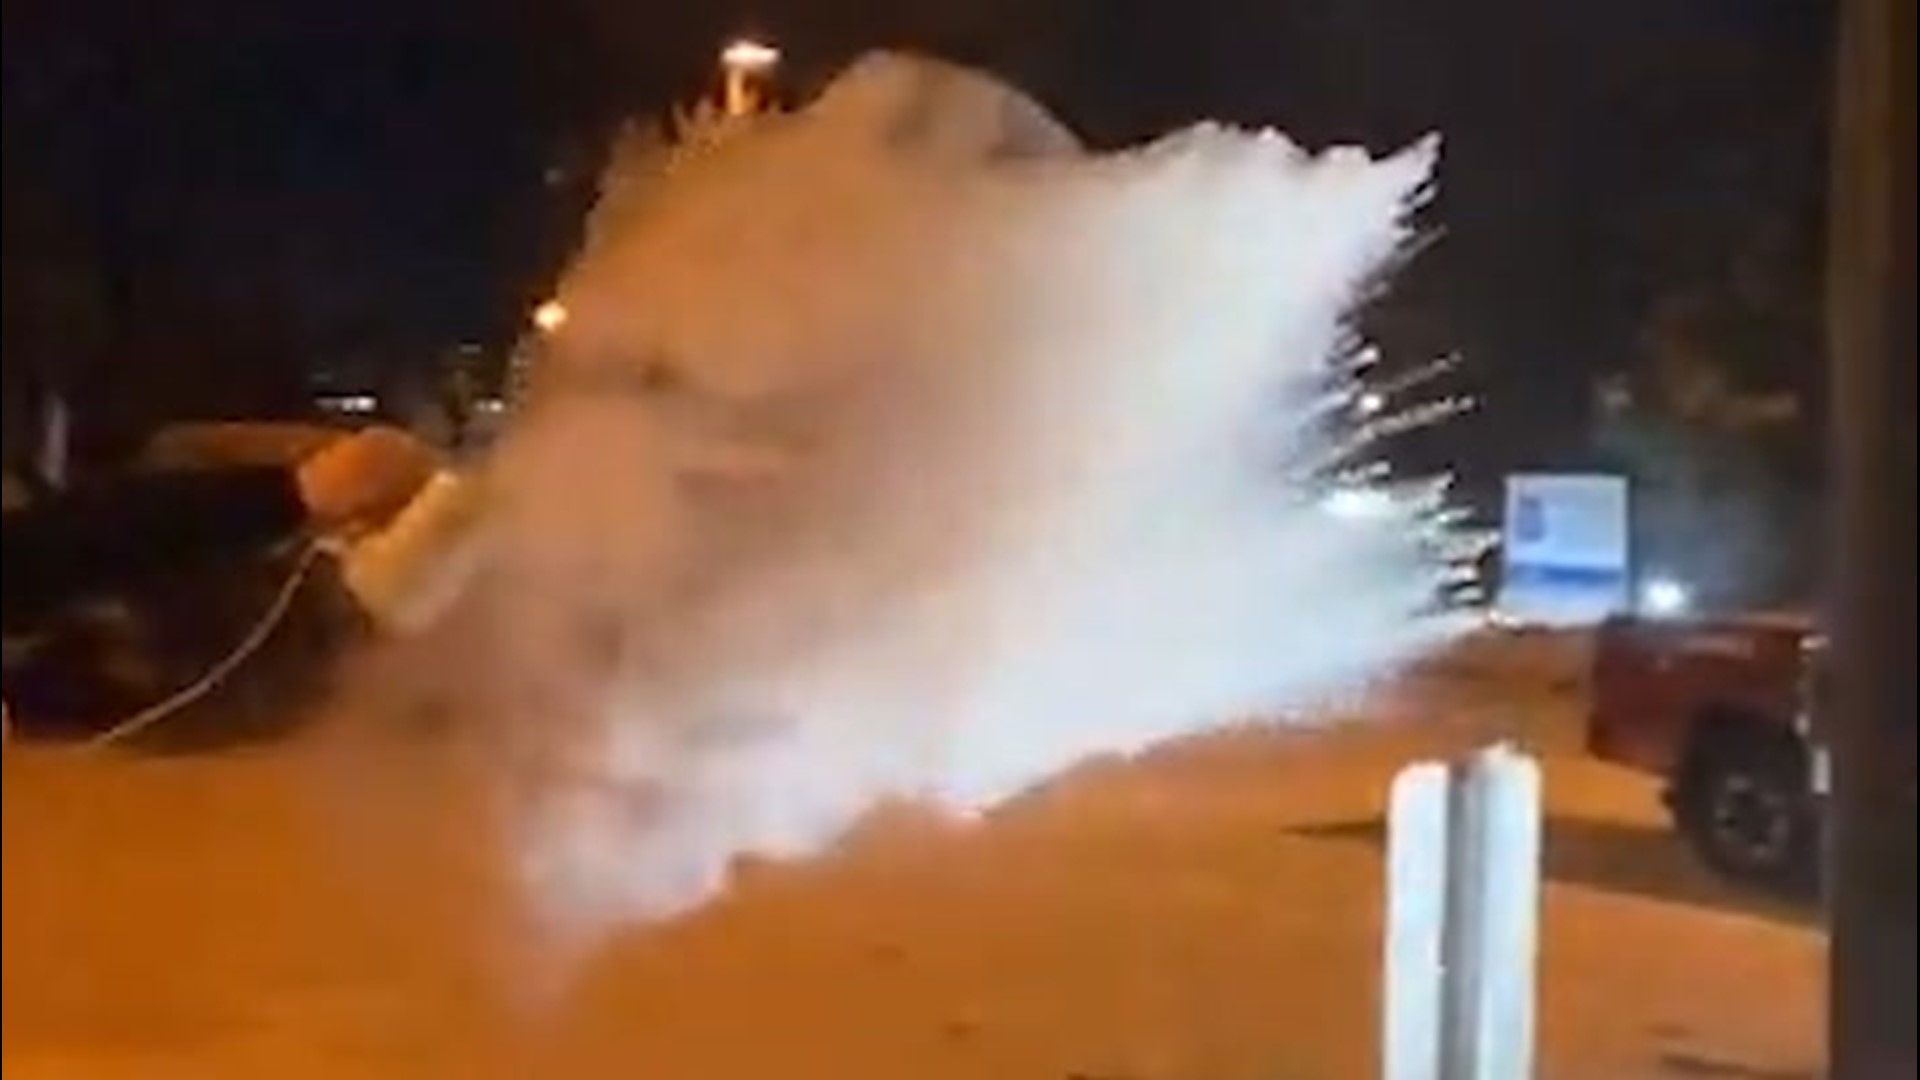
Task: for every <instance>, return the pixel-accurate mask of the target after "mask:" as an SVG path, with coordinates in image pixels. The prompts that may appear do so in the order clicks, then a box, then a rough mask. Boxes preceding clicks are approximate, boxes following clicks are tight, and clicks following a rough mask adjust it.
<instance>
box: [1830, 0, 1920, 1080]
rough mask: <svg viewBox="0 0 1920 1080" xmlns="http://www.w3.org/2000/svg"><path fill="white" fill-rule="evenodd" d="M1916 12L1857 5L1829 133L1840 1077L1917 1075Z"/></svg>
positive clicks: (1875, 2)
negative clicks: (1915, 912) (1915, 1040)
mask: <svg viewBox="0 0 1920 1080" xmlns="http://www.w3.org/2000/svg"><path fill="white" fill-rule="evenodd" d="M1914 6H1915V5H1914V0H1843V2H1842V3H1841V5H1840V8H1841V26H1840V34H1839V48H1838V52H1837V62H1836V88H1837V93H1836V105H1835V110H1834V123H1833V132H1832V153H1833V173H1832V188H1831V205H1832V231H1831V234H1830V245H1831V246H1830V248H1829V257H1830V264H1829V269H1828V273H1829V286H1828V288H1829V291H1828V305H1829V306H1828V330H1829V342H1830V346H1831V350H1832V361H1833V374H1832V378H1833V391H1834V392H1833V403H1834V404H1833V409H1834V411H1833V440H1834V441H1833V448H1834V452H1835V456H1834V461H1835V464H1836V466H1837V472H1836V474H1835V476H1836V483H1835V485H1834V491H1835V494H1836V496H1837V498H1836V508H1835V509H1836V514H1835V523H1836V526H1837V528H1836V530H1835V534H1834V540H1835V548H1834V555H1835V570H1836V573H1835V581H1834V586H1835V600H1836V601H1837V604H1836V609H1835V615H1836V619H1835V622H1834V627H1833V630H1834V633H1833V652H1832V659H1833V663H1834V669H1833V673H1834V679H1833V690H1834V712H1833V714H1832V715H1833V719H1832V723H1831V726H1830V727H1828V729H1827V731H1828V737H1829V739H1830V741H1831V748H1832V753H1833V782H1834V789H1833V802H1832V811H1833V820H1832V833H1831V843H1832V847H1831V852H1830V864H1829V881H1830V894H1829V904H1830V908H1829V912H1830V917H1831V920H1832V923H1831V925H1832V931H1833V940H1832V970H1831V976H1830V982H1829V1004H1828V1008H1829V1018H1830V1023H1831V1040H1832V1046H1831V1053H1832V1073H1833V1075H1834V1076H1835V1077H1837V1078H1840V1080H1852V1078H1855V1077H1858V1078H1861V1080H1877V1078H1880V1077H1895V1076H1913V1075H1915V1055H1914V1006H1915V1001H1914V910H1915V897H1914V855H1915V830H1914V816H1915V811H1914V797H1913V784H1914V730H1915V719H1914V716H1915V713H1914V707H1915V702H1914V670H1915V660H1914V587H1913V581H1914V563H1915V559H1916V550H1915V546H1914V420H1915V409H1914V336H1913V328H1914V305H1915V293H1914V277H1913V242H1914V235H1913V232H1914V218H1913V208H1914V188H1913V168H1914V142H1913V121H1914V68H1913V48H1914Z"/></svg>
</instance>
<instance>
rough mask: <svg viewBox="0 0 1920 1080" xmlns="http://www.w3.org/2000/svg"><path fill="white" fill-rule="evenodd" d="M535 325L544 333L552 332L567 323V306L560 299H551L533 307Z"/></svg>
mask: <svg viewBox="0 0 1920 1080" xmlns="http://www.w3.org/2000/svg"><path fill="white" fill-rule="evenodd" d="M533 325H534V326H536V327H538V328H539V329H540V332H541V333H543V334H551V333H553V332H554V331H555V330H558V329H560V328H561V327H562V326H565V325H567V306H566V305H565V304H562V303H561V302H560V301H558V300H549V301H547V302H546V303H544V304H541V305H540V306H539V307H537V308H534V309H533Z"/></svg>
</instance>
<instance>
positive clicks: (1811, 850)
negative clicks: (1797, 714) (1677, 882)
mask: <svg viewBox="0 0 1920 1080" xmlns="http://www.w3.org/2000/svg"><path fill="white" fill-rule="evenodd" d="M1808 769H1809V763H1808V760H1807V752H1806V747H1805V745H1804V744H1803V743H1802V742H1801V741H1800V740H1799V739H1798V738H1796V737H1794V736H1793V735H1791V734H1790V733H1788V732H1785V731H1782V730H1781V729H1780V728H1779V727H1777V726H1775V725H1772V724H1769V723H1766V722H1764V721H1759V720H1751V719H1737V718H1717V719H1714V720H1711V721H1707V722H1704V723H1702V724H1701V725H1700V727H1699V728H1698V729H1697V730H1696V732H1695V735H1694V739H1693V743H1692V745H1691V746H1690V747H1689V748H1688V752H1687V756H1686V760H1685V761H1684V762H1683V763H1682V766H1681V769H1680V774H1679V776H1678V777H1677V778H1676V782H1675V785H1674V790H1673V793H1672V796H1673V797H1672V805H1673V813H1674V823H1675V825H1676V826H1677V827H1678V829H1679V831H1680V834H1681V835H1682V836H1683V837H1685V838H1686V840H1687V843H1688V844H1689V845H1690V846H1691V847H1692V848H1693V850H1694V852H1695V853H1696V854H1697V855H1698V856H1699V857H1700V859H1701V861H1702V862H1704V863H1706V864H1707V865H1708V866H1709V867H1712V868H1713V869H1714V870H1715V871H1716V872H1717V873H1719V874H1721V875H1722V876H1724V877H1726V878H1728V879H1730V880H1732V881H1736V882H1739V883H1741V884H1745V885H1751V886H1756V887H1759V888H1763V889H1765V890H1767V891H1769V892H1774V893H1780V894H1784V895H1790V896H1795V897H1804V896H1808V895H1811V894H1812V893H1813V892H1814V891H1815V890H1816V889H1817V888H1818V883H1819V857H1820V814H1819V810H1818V804H1817V801H1816V799H1815V797H1814V795H1813V792H1812V790H1811V786H1810V783H1809V779H1810V774H1809V772H1808Z"/></svg>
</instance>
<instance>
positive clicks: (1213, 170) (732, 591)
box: [442, 56, 1441, 925]
mask: <svg viewBox="0 0 1920 1080" xmlns="http://www.w3.org/2000/svg"><path fill="white" fill-rule="evenodd" d="M1433 156H1434V149H1433V147H1432V145H1430V144H1422V145H1420V146H1417V147H1414V148H1412V149H1409V150H1406V151H1404V152H1402V153H1400V154H1397V155H1395V156H1391V157H1388V158H1385V159H1372V158H1369V157H1368V156H1367V155H1366V154H1364V153H1361V152H1358V151H1353V150H1339V151H1332V152H1329V153H1326V154H1322V155H1318V156H1315V155H1310V154H1307V153H1306V152H1304V151H1302V150H1301V149H1299V148H1297V147H1295V146H1294V145H1292V144H1291V143H1289V142H1288V141H1287V140H1286V139H1284V138H1282V137H1281V136H1279V135H1277V134H1274V133H1271V132H1260V133H1246V132H1239V131H1232V130H1225V129H1221V128H1217V127H1211V126H1203V127H1198V128H1195V129H1192V130H1189V131H1185V132H1182V133H1180V134H1177V135H1174V136H1171V137H1169V138H1166V139H1164V140H1161V141H1159V142H1156V143H1154V144H1152V145H1149V146H1147V147H1144V148H1142V149H1139V150H1136V151H1132V152H1128V153H1122V154H1114V155H1091V154H1087V153H1084V152H1083V151H1082V150H1081V149H1080V148H1079V146H1078V145H1077V144H1076V143H1075V141H1074V140H1073V139H1072V137H1071V136H1070V135H1068V134H1067V133H1066V132H1065V131H1064V130H1063V129H1061V128H1060V127H1059V126H1058V125H1057V124H1055V123H1054V122H1053V121H1052V120H1050V119H1049V118H1048V117H1047V116H1046V114H1045V113H1044V112H1043V111H1042V110H1041V109H1039V108H1038V107H1037V106H1035V105H1033V104H1032V103H1031V102H1029V101H1028V100H1027V99H1025V98H1023V97H1021V96H1019V95H1018V94H1016V93H1015V92H1013V91H1011V90H1008V89H1006V88H1004V87H1002V86H1000V85H998V84H996V83H993V82H991V81H990V80H987V79H985V78H982V77H979V76H976V75H973V74H971V73H967V72H964V71H960V70H958V69H954V68H950V67H946V66H943V65H938V64H932V63H928V62H923V61H918V60H911V59H907V58H902V57H897V56H879V57H873V58H869V59H867V60H865V61H863V62H862V63H860V64H858V65H856V66H855V67H854V68H853V69H851V70H850V71H849V72H848V73H847V74H846V75H844V76H843V77H842V78H841V79H840V80H839V81H838V82H836V83H835V84H834V85H833V86H832V87H830V88H829V89H828V90H827V91H826V92H825V93H824V94H823V95H822V96H821V97H820V98H819V99H818V100H817V101H816V102H814V103H813V104H812V105H811V106H810V107H808V108H805V109H803V110H801V111H798V112H796V113H792V114H788V115H783V116H773V117H765V118H759V119H756V120H753V121H751V122H749V123H748V125H747V126H746V127H745V128H743V129H742V130H739V131H737V132H734V133H732V134H730V135H729V136H728V137H727V138H724V139H717V140H708V141H706V142H703V143H702V144H701V145H700V146H699V148H698V149H697V150H693V151H689V152H687V153H684V154H682V155H680V156H678V157H677V158H676V159H675V160H674V161H673V163H672V168H670V169H660V168H658V167H657V163H655V164H649V165H642V164H638V163H634V162H631V161H629V162H627V163H626V164H625V165H624V166H617V168H620V169H621V170H622V171H620V172H617V173H616V175H615V176H614V177H612V180H613V181H614V183H610V184H609V186H608V196H607V198H606V200H605V201H604V202H603V204H602V206H600V207H599V208H598V209H597V211H596V213H595V216H594V218H593V220H592V222H591V235H590V237H589V242H588V244H587V246H586V248H585V249H584V253H583V255H582V257H581V258H580V260H579V261H578V262H577V264H576V265H575V266H573V267H572V268H571V270H570V272H569V273H568V274H567V276H566V278H565V280H564V281H563V282H562V285H561V289H560V294H559V299H560V302H561V303H563V304H564V305H565V309H566V311H567V313H568V318H567V320H566V323H565V325H564V326H563V327H561V328H559V329H558V331H557V332H556V333H555V334H554V335H553V337H552V338H551V340H549V341H548V342H547V355H545V356H543V357H542V359H541V360H540V361H539V366H538V367H537V369H536V370H535V371H534V372H533V375H532V385H531V390H530V396H529V400H528V402H527V404H526V406H525V409H524V411H523V412H522V414H521V416H520V419H519V422H518V424H517V427H516V430H514V431H513V432H512V433H511V435H510V437H509V439H508V440H507V441H506V442H505V443H504V444H503V446H502V447H501V448H500V450H499V453H498V457H497V459H496V461H495V462H494V466H495V467H494V469H493V474H492V476H491V483H492V485H493V486H492V490H491V498H492V500H493V502H492V512H493V520H492V522H491V525H490V527H489V534H488V548H487V560H488V568H487V570H486V571H485V573H484V575H483V576H482V578H481V579H480V581H479V582H478V584H477V585H476V586H475V587H474V589H473V590H472V591H471V595H469V596H468V597H467V598H466V600H465V601H464V603H463V604H462V606H461V607H460V608H459V609H458V610H457V613H456V615H455V616H454V617H453V623H454V624H455V625H453V626H451V627H450V628H449V631H448V633H449V635H450V636H457V637H459V638H460V640H461V643H462V644H461V645H460V649H461V650H463V651H461V652H460V653H459V657H458V660H457V667H458V671H459V672H460V676H461V680H462V682H463V683H464V684H465V685H466V686H467V687H468V688H470V689H472V690H474V691H475V692H476V693H475V695H474V697H473V698H472V699H471V700H472V702H473V703H474V704H472V705H471V706H470V710H479V709H480V705H479V704H478V703H479V702H481V701H484V702H485V703H486V704H485V708H484V717H485V719H487V720H489V721H491V722H490V723H485V724H479V725H476V727H475V729H474V730H475V731H477V732H480V733H481V734H480V736H479V739H480V742H479V745H481V746H482V747H483V748H484V749H485V753H484V754H483V759H484V760H490V761H492V762H494V763H495V764H496V765H497V766H498V767H499V770H500V773H501V775H502V776H507V775H509V774H510V775H511V778H512V780H513V783H512V784H511V785H510V786H509V788H508V790H509V792H510V794H511V796H512V798H511V800H510V802H509V804H508V805H509V809H510V820H511V821H512V822H513V823H514V824H513V828H514V829H515V835H516V849H517V850H518V851H520V852H522V853H523V854H524V866H523V869H524V870H525V872H526V873H527V875H528V880H529V881H530V883H531V884H532V886H533V887H534V890H535V892H534V895H535V896H536V898H537V899H538V900H539V901H540V902H541V903H542V904H543V905H545V908H546V910H547V911H548V912H549V914H551V915H553V916H555V917H556V918H559V919H562V920H563V921H565V922H566V923H568V924H569V925H584V924H586V923H597V922H598V921H599V920H603V919H604V920H618V919H622V918H635V917H651V916H658V915H661V914H666V913H671V912H673V911H675V910H679V909H682V908H684V907H685V906H687V905H690V904H693V903H697V902H699V901H700V900H702V899H704V898H706V897H708V896H710V895H712V894H713V892H714V891H715V890H716V889H717V888H718V887H720V886H721V885H722V884H723V882H724V879H725V874H726V868H727V866H728V864H729V861H730V860H731V859H732V858H734V857H735V856H737V855H742V854H748V853H753V854H773V855H781V854H794V853H805V852H810V851H815V850H818V849H819V848H821V847H822V846H823V845H826V844H828V843H830V842H831V841H832V840H833V839H834V838H835V837H836V836H837V835H839V834H840V833H841V832H842V831H843V830H844V829H845V828H846V827H847V826H848V825H849V824H851V823H852V822H853V821H854V820H855V819H856V818H857V817H858V816H859V815H860V814H861V813H862V812H863V811H865V810H867V809H868V808H870V807H872V806H873V805H874V804H875V803H876V802H879V801H881V800H884V799H888V798H894V797H907V798H920V799H926V800H932V801H934V802H937V803H939V804H943V805H945V806H947V807H951V808H956V809H960V810H963V811H968V810H975V809H980V808H984V807H989V806H991V805H993V804H994V803H995V802H997V801H999V800H1002V799H1004V798H1006V797H1007V796H1009V795H1011V794H1013V793H1016V792H1018V791H1021V790H1023V789H1024V788H1026V787H1029V786H1031V785H1033V784H1034V783H1036V782H1038V781H1040V780H1042V779H1044V778H1046V777H1048V776H1049V775H1051V774H1054V773H1057V772H1058V771H1060V770H1063V769H1065V768H1067V767H1069V766H1071V765H1072V764H1074V763H1075V762H1076V761H1079V760H1082V759H1084V758H1086V757H1088V756H1090V755H1097V754H1102V753H1109V752H1131V751H1134V750H1137V749H1140V748H1142V747H1146V746H1148V745H1150V744H1153V743H1155V742H1157V741H1161V740H1165V739H1168V738H1170V737H1174V736H1178V735H1181V734H1185V733H1190V732H1195V731H1199V730H1203V729H1205V728H1207V727H1209V726H1212V725H1216V724H1220V723H1224V722H1231V721H1236V720H1242V719H1246V718H1249V717H1271V716H1278V715H1281V714H1284V713H1285V712H1286V711H1287V710H1289V709H1292V708H1296V707H1298V706H1301V705H1303V704H1305V703H1309V702H1311V701H1312V700H1313V699H1314V698H1315V697H1317V696H1318V695H1321V694H1323V693H1325V692H1327V691H1329V690H1335V689H1340V688H1343V687H1346V686H1349V685H1351V684H1352V683H1353V681H1354V680H1356V679H1360V678H1364V677H1366V676H1368V675H1370V674H1374V673H1377V672H1379V671H1380V670H1381V669H1382V668H1383V666H1386V665H1391V664H1392V663H1394V662H1396V661H1398V660H1401V659H1404V658H1405V657H1407V656H1408V655H1410V654H1411V653H1412V652H1414V651H1416V650H1418V649H1420V648H1421V647H1423V646H1424V645H1426V644H1428V643H1430V642H1431V641H1432V640H1433V639H1434V637H1435V635H1436V634H1438V633H1439V632H1441V631H1440V626H1439V624H1438V623H1437V622H1435V621H1433V620H1430V619H1419V618H1416V617H1415V616H1414V612H1415V611H1416V610H1417V609H1419V608H1421V607H1422V606H1423V604H1424V603H1425V601H1426V600H1427V599H1428V598H1429V597H1430V595H1431V594H1432V591H1433V589H1434V587H1435V583H1436V581H1437V580H1438V579H1439V574H1440V569H1441V568H1440V567H1439V565H1438V562H1439V559H1438V557H1437V556H1436V554H1435V553H1434V552H1433V550H1431V549H1430V548H1429V547H1427V546H1426V545H1425V544H1423V543H1422V536H1421V527H1420V523H1419V520H1418V519H1420V517H1421V516H1422V515H1423V514H1424V513H1426V511H1427V510H1429V509H1430V508H1431V500H1430V499H1427V498H1425V497H1424V496H1423V495H1420V494H1419V493H1414V494H1411V495H1408V496H1406V497H1395V496H1390V495H1389V496H1383V497H1382V498H1381V499H1380V500H1377V501H1375V502H1370V503H1369V511H1368V512H1367V513H1360V514H1340V513H1328V512H1327V508H1326V507H1325V506H1324V505H1323V502H1322V495H1323V494H1324V492H1323V491H1322V489H1321V487H1320V483H1319V481H1318V480H1316V479H1314V477H1316V476H1322V475H1324V472H1325V466H1326V465H1327V463H1328V458H1329V457H1330V456H1337V453H1338V446H1337V443H1338V439H1337V438H1336V437H1334V436H1331V435H1329V434H1328V433H1327V432H1326V431H1325V426H1326V425H1324V424H1323V423H1322V422H1321V420H1322V419H1323V414H1324V410H1325V401H1326V398H1327V392H1328V389H1329V386H1330V384H1331V383H1332V381H1333V380H1334V379H1335V378H1336V377H1337V376H1336V372H1337V370H1338V366H1339V364H1340V363H1341V362H1342V361H1343V359H1344V352H1343V351H1344V350H1346V349H1347V348H1348V346H1349V345H1350V344H1351V342H1350V340H1349V336H1348V332H1347V328H1346V325H1345V322H1344V316H1345V315H1346V314H1347V311H1348V309H1349V308H1350V306H1351V305H1352V304H1353V303H1354V301H1355V299H1356V295H1357V292H1358V290H1359V289H1360V288H1361V286H1362V285H1363V284H1364V283H1365V282H1366V280H1367V279H1368V277H1369V275H1370V274H1371V273H1373V272H1374V271H1376V270H1377V269H1378V268H1379V267H1380V266H1381V265H1382V263H1383V262H1384V261H1386V260H1388V259H1389V258H1390V257H1391V256H1392V255H1393V254H1394V253H1395V251H1396V250H1398V249H1399V248H1400V246H1401V245H1402V244H1403V242H1404V241H1405V240H1406V239H1407V237H1408V230H1407V226H1406V220H1405V219H1406V215H1407V214H1408V212H1409V211H1410V209H1411V207H1412V204H1413V203H1414V202H1415V201H1417V199H1418V198H1419V196H1420V194H1421V193H1422V192H1423V190H1424V188H1425V185H1426V183H1427V180H1428V175H1429V172H1430V170H1431V168H1432V165H1433ZM476 637H485V638H487V639H488V640H487V641H486V642H483V643H482V645H480V646H476V645H475V644H474V639H475V638H476ZM446 648H447V649H448V650H451V649H452V648H453V646H451V645H449V646H447V647H446ZM476 648H482V649H483V650H484V651H481V652H479V653H475V652H473V651H471V650H474V649H476ZM444 668H445V665H442V669H443V670H444ZM473 714H474V715H476V716H480V715H481V713H480V712H478V711H475V712H474V713H473ZM583 920H584V921H585V922H584V923H583Z"/></svg>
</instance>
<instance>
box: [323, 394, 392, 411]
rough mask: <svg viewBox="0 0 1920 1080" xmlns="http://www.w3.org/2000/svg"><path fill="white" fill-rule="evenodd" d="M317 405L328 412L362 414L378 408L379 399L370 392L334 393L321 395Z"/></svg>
mask: <svg viewBox="0 0 1920 1080" xmlns="http://www.w3.org/2000/svg"><path fill="white" fill-rule="evenodd" d="M319 405H320V407H321V408H322V409H325V410H327V411H328V412H336V413H344V414H347V415H350V416H364V415H366V414H367V413H371V412H375V411H377V410H378V409H379V408H380V399H379V398H377V397H374V396H373V395H372V394H335V395H332V396H328V397H322V398H321V399H320V401H319Z"/></svg>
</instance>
